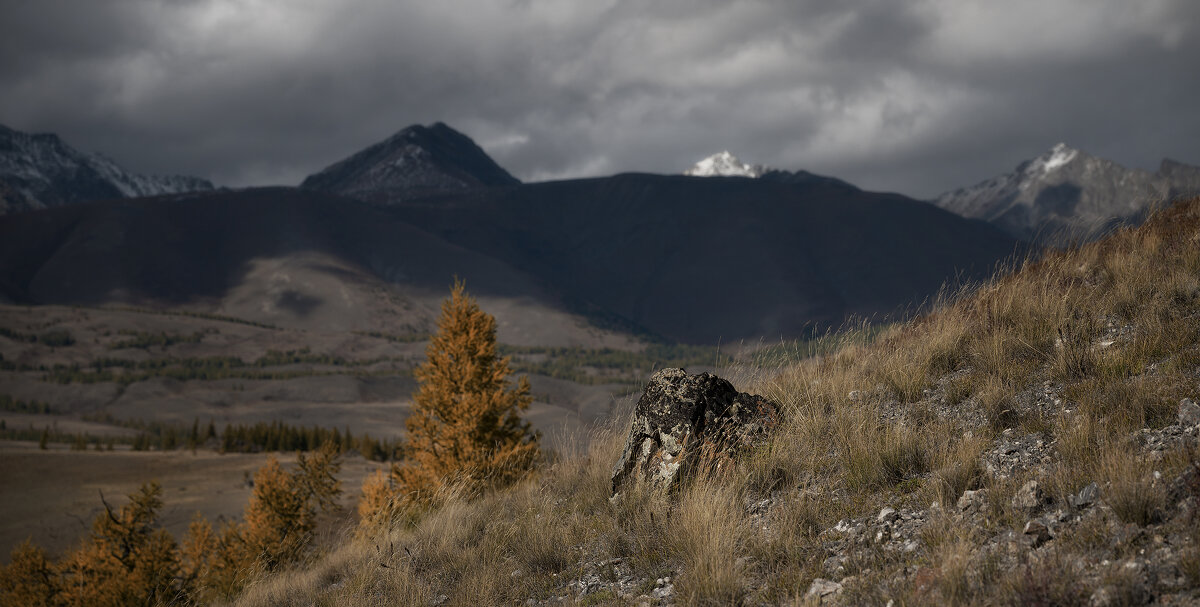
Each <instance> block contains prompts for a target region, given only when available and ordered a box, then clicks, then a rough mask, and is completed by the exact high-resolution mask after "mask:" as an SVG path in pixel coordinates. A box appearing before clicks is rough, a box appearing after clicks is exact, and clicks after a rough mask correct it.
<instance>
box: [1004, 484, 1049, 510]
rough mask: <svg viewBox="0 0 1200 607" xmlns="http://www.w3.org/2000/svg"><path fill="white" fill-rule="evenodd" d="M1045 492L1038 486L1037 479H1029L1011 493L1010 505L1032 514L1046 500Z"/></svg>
mask: <svg viewBox="0 0 1200 607" xmlns="http://www.w3.org/2000/svg"><path fill="white" fill-rule="evenodd" d="M1047 501H1048V500H1047V498H1046V492H1045V491H1042V488H1041V487H1039V486H1038V482H1037V481H1029V482H1027V483H1025V484H1024V485H1021V488H1020V489H1018V490H1017V492H1016V493H1015V494H1014V495H1013V498H1012V507H1013V508H1014V509H1015V510H1017V511H1018V512H1023V513H1025V514H1032V513H1034V512H1037V511H1038V510H1039V509H1041V507H1042V506H1044V505H1045V504H1046V502H1047Z"/></svg>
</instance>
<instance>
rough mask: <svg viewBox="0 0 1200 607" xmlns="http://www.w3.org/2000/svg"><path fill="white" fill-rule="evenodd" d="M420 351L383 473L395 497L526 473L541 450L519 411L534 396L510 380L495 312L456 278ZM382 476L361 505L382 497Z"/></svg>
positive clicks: (524, 383) (424, 495) (522, 382)
mask: <svg viewBox="0 0 1200 607" xmlns="http://www.w3.org/2000/svg"><path fill="white" fill-rule="evenodd" d="M425 353H426V356H427V361H426V362H425V363H424V364H422V365H421V366H420V367H418V368H417V370H416V377H417V381H418V382H419V383H420V386H419V388H418V389H417V392H416V394H414V395H413V411H412V413H411V415H410V416H409V418H408V419H407V420H406V421H405V425H406V427H407V428H408V433H409V438H408V450H407V458H406V461H405V462H404V464H402V465H394V466H393V467H392V471H391V474H390V475H389V479H388V480H389V484H390V485H391V486H392V490H393V491H394V492H395V495H396V496H397V497H398V498H399V500H400V501H401V502H405V501H409V500H414V499H415V500H419V501H420V500H426V499H428V498H430V497H432V494H433V493H434V492H435V491H436V490H437V489H439V488H440V487H442V486H443V485H444V484H446V483H447V482H465V483H468V484H470V485H474V486H481V485H502V484H506V483H510V482H512V481H513V480H516V479H518V478H520V477H522V476H524V475H525V474H526V473H528V471H529V470H530V469H531V468H532V467H533V465H534V464H535V463H536V462H537V461H538V460H539V459H540V457H541V450H540V448H539V446H538V440H539V433H538V432H536V431H534V430H533V428H532V426H531V425H530V423H529V422H527V421H524V420H523V419H521V412H522V411H524V410H526V409H527V408H528V407H529V404H530V403H531V402H532V401H533V397H531V396H530V394H529V391H530V389H529V380H528V379H527V378H526V377H524V376H522V377H521V378H520V379H519V380H518V381H517V382H516V385H513V384H512V382H510V381H509V375H511V374H512V371H511V370H510V368H509V359H508V358H507V357H500V356H498V355H497V353H496V319H495V318H494V317H492V316H491V315H490V314H488V313H486V312H484V311H483V310H481V309H480V308H479V304H478V303H477V302H476V301H475V298H473V297H471V296H470V295H468V294H467V292H466V288H465V287H464V285H463V283H462V282H461V281H455V284H454V287H453V289H452V290H451V292H450V298H449V299H447V300H446V301H444V302H443V303H442V314H441V318H440V319H439V320H438V331H437V334H435V335H434V336H433V337H432V338H431V339H430V341H429V346H428V347H427V348H426V350H425ZM381 480H382V479H379V478H375V479H368V483H367V484H368V485H369V486H368V487H365V489H367V490H369V491H367V494H366V495H367V497H368V498H369V501H371V502H373V503H374V504H375V506H374V507H369V508H360V513H362V512H361V511H362V510H364V509H367V510H371V511H372V512H374V511H375V510H378V509H379V508H381V507H383V505H384V504H385V503H386V501H387V500H381V499H380V495H379V494H380V491H381V487H380V485H381V484H382V483H381ZM363 514H366V515H369V514H370V512H368V513H363ZM364 518H368V517H367V516H364Z"/></svg>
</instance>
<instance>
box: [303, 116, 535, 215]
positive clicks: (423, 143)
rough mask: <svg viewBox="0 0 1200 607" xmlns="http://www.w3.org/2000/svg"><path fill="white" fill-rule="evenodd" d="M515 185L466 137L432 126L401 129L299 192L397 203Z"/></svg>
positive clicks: (313, 177) (326, 171)
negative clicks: (429, 196)
mask: <svg viewBox="0 0 1200 607" xmlns="http://www.w3.org/2000/svg"><path fill="white" fill-rule="evenodd" d="M518 183H521V182H520V181H519V180H518V179H517V178H516V177H513V176H512V175H511V174H509V173H508V171H505V170H504V169H503V168H501V167H500V165H498V164H496V162H495V161H494V160H492V159H491V157H489V156H488V155H487V153H486V152H484V151H483V149H482V148H480V147H479V146H478V145H477V144H476V143H475V142H474V141H472V140H471V138H470V137H467V136H466V135H464V134H462V133H460V132H458V131H456V130H454V129H453V128H450V127H449V126H447V125H446V124H445V123H442V122H435V123H433V124H431V125H429V126H424V125H420V124H414V125H411V126H408V127H405V128H403V129H401V130H399V131H397V132H396V133H395V134H394V135H392V136H391V137H388V138H387V139H385V140H383V141H381V142H379V143H376V144H374V145H371V146H369V147H367V148H366V149H364V150H362V151H360V152H357V153H355V154H353V155H351V156H350V157H348V158H346V159H344V160H341V161H339V162H336V163H334V164H332V165H330V166H328V167H326V168H325V169H323V170H322V171H320V172H318V173H315V174H313V175H310V176H309V177H308V178H307V179H305V180H304V183H302V184H301V185H300V187H303V188H309V189H314V190H322V191H326V192H333V193H336V194H341V195H343V196H350V197H353V198H363V199H371V200H396V199H405V198H416V197H420V196H423V195H430V194H439V193H445V192H457V191H463V190H469V189H473V188H478V187H488V186H499V185H514V184H518Z"/></svg>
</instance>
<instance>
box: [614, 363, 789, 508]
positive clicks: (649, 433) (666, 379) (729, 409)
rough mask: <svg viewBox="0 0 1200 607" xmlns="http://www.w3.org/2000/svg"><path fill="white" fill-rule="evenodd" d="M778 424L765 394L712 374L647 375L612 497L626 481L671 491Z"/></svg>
mask: <svg viewBox="0 0 1200 607" xmlns="http://www.w3.org/2000/svg"><path fill="white" fill-rule="evenodd" d="M778 423H779V412H778V407H777V406H776V405H775V404H774V403H772V402H771V401H769V400H767V399H766V398H763V397H761V396H757V395H753V394H746V393H743V392H738V391H737V390H736V389H734V387H733V384H731V383H729V381H727V380H725V379H722V378H720V377H717V376H716V375H712V374H711V373H700V374H698V375H688V373H687V372H686V371H684V370H683V369H663V370H661V371H659V372H657V373H655V374H654V375H652V376H651V377H650V382H649V383H648V384H647V385H646V390H645V391H644V392H643V393H642V397H641V398H640V399H639V400H638V403H637V407H636V408H635V410H634V413H633V424H632V426H631V427H630V429H629V437H628V438H627V439H626V441H625V450H624V451H623V452H622V453H621V459H620V460H619V461H617V465H616V466H615V467H614V468H613V474H612V497H614V498H615V497H616V496H617V495H618V494H619V493H620V492H621V490H622V489H623V488H624V487H626V486H627V485H629V484H640V483H647V484H649V485H650V486H652V487H653V488H655V489H658V490H663V491H670V490H671V489H673V488H674V487H676V486H677V485H678V484H679V483H680V482H681V481H682V480H684V477H686V476H687V475H688V474H689V472H690V471H692V470H695V469H697V468H698V467H699V466H700V465H703V464H713V465H720V464H721V463H722V462H723V461H724V460H725V459H727V458H729V457H731V456H733V455H734V454H736V453H737V452H738V451H740V450H742V449H744V448H746V447H748V446H751V445H753V444H754V443H755V442H757V441H758V440H761V439H762V438H764V437H765V436H766V434H767V433H768V432H770V431H771V430H772V429H774V428H775V427H776V426H777V425H778Z"/></svg>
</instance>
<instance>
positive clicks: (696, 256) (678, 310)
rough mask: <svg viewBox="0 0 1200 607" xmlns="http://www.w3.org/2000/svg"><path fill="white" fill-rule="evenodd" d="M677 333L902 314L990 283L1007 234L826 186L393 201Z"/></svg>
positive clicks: (796, 327) (650, 184)
mask: <svg viewBox="0 0 1200 607" xmlns="http://www.w3.org/2000/svg"><path fill="white" fill-rule="evenodd" d="M393 210H394V211H395V212H397V213H399V214H400V215H401V216H402V217H403V218H404V219H405V220H406V221H409V222H411V223H413V224H415V225H418V226H421V227H423V228H425V229H427V230H429V231H431V232H434V233H436V234H439V235H440V236H442V237H443V238H445V239H446V240H449V241H451V242H455V243H457V244H460V245H462V246H464V247H468V248H472V249H474V250H476V251H479V252H481V253H484V254H487V255H489V256H492V257H496V258H498V259H502V260H505V261H506V262H508V263H509V264H511V265H512V266H514V267H519V268H522V269H525V270H527V271H529V272H530V273H532V274H534V275H536V276H538V277H540V278H541V279H542V280H544V281H545V282H547V283H549V284H554V285H556V286H557V288H558V289H559V290H560V291H562V292H564V293H567V294H569V295H570V296H571V297H573V298H574V299H575V301H583V302H587V303H588V304H591V305H594V306H596V307H599V308H602V309H604V310H607V311H609V312H611V313H613V314H616V315H618V316H620V317H622V318H625V319H627V320H628V321H629V322H631V323H633V324H635V325H638V326H643V327H647V328H649V329H650V330H651V331H653V332H655V333H658V334H660V335H663V336H666V337H668V338H671V339H677V340H682V341H691V342H708V343H715V342H717V341H718V340H725V341H730V340H738V339H757V338H760V337H764V338H767V339H776V338H778V337H779V336H781V335H782V336H797V335H800V334H803V333H804V332H806V331H807V330H810V329H813V328H822V327H826V326H829V325H834V324H838V323H840V322H841V321H842V320H843V319H845V317H846V316H847V315H848V314H858V315H880V314H886V313H890V312H894V311H896V310H898V309H901V308H905V307H910V306H912V305H913V304H916V303H920V302H921V301H923V300H924V299H926V298H928V297H930V296H932V295H933V294H935V293H936V292H937V290H938V289H939V287H941V286H942V284H943V283H945V282H947V281H949V280H953V279H955V278H956V277H957V278H964V279H978V278H983V277H986V276H988V275H989V274H990V273H991V271H992V270H993V268H994V266H995V264H996V262H997V261H999V260H1001V259H1003V258H1005V257H1007V256H1009V255H1011V254H1013V253H1014V250H1015V246H1016V243H1015V241H1014V240H1013V239H1011V238H1009V237H1007V236H1005V235H1003V234H1002V233H1000V232H999V231H998V230H996V229H995V228H992V227H991V226H988V225H986V224H984V223H982V222H976V221H968V220H964V219H962V218H960V217H957V216H955V215H953V214H951V213H948V212H945V211H942V210H940V209H937V208H936V207H933V206H932V205H929V204H927V203H922V202H918V201H915V200H911V199H908V198H905V197H903V196H898V195H891V194H874V193H870V192H863V191H861V190H858V189H856V188H853V187H848V186H847V184H844V183H843V182H838V181H836V180H824V179H813V180H802V181H801V182H800V183H785V182H778V181H772V180H761V179H760V180H754V179H747V178H736V177H729V178H723V177H709V178H693V177H683V176H657V175H641V174H627V175H618V176H615V177H611V178H602V179H584V180H575V181H563V182H551V183H540V184H531V185H525V186H521V187H519V188H501V189H493V190H486V191H477V192H473V193H468V194H464V195H460V196H440V197H434V198H429V199H425V200H422V201H410V202H407V203H404V204H399V205H397V206H395V207H393Z"/></svg>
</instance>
